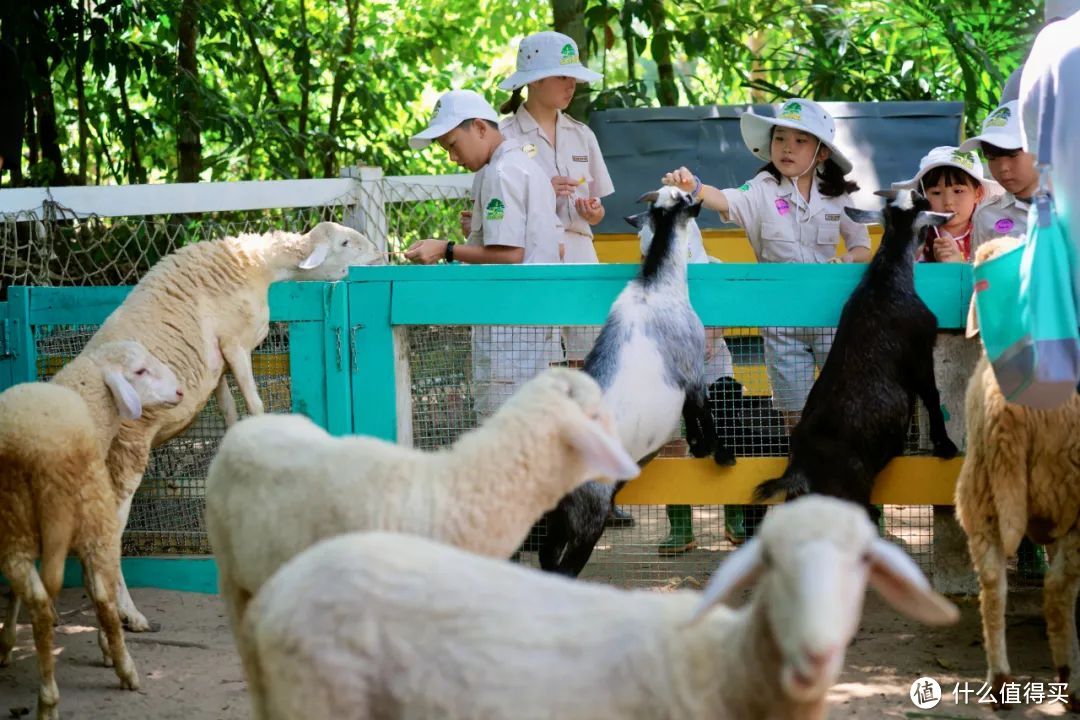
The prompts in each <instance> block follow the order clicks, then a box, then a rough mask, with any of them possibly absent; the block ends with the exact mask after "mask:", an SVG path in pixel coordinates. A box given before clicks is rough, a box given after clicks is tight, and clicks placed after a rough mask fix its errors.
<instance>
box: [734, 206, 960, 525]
mask: <svg viewBox="0 0 1080 720" xmlns="http://www.w3.org/2000/svg"><path fill="white" fill-rule="evenodd" d="M884 196H885V197H887V198H889V200H890V202H888V203H887V204H886V206H885V209H884V210H883V211H876V212H868V211H863V210H856V209H854V208H845V211H846V212H847V214H848V217H850V218H851V219H852V220H855V221H856V222H862V223H869V222H881V223H883V224H884V226H885V234H884V236H883V237H882V240H881V247H880V249H879V250H878V252H877V254H876V255H875V256H874V258H873V259H872V260H871V261H870V265H869V267H868V268H867V269H866V272H865V274H864V275H863V277H862V280H861V281H860V282H859V284H858V286H857V287H856V288H855V290H854V291H853V292H852V293H851V297H850V298H848V301H847V303H845V304H844V309H843V311H842V312H841V315H840V323H839V325H838V326H837V329H836V339H835V340H834V342H833V345H832V349H831V350H830V351H829V356H828V358H827V359H826V360H825V366H824V367H823V368H822V370H821V375H820V376H819V377H818V379H817V381H816V382H815V383H814V386H813V387H812V388H811V390H810V395H809V397H808V398H807V400H806V407H805V408H804V409H803V412H802V418H801V419H800V420H799V422H798V424H797V425H796V426H795V428H794V429H793V430H792V432H791V451H790V453H789V455H788V465H787V469H786V470H784V474H783V475H782V476H781V477H779V478H775V479H773V480H767V481H765V482H763V483H761V484H760V485H758V486H757V488H756V490H755V491H754V498H755V499H756V500H759V501H761V500H765V499H768V498H770V497H772V496H774V495H776V494H778V493H780V492H786V493H787V498H788V499H791V498H794V497H798V496H799V495H803V494H806V493H808V492H815V493H822V494H825V495H833V496H835V497H839V498H844V499H847V500H852V501H854V502H857V503H861V504H862V505H863V506H864V507H866V509H867V512H868V513H869V514H870V516H871V518H873V519H875V520H876V519H877V516H878V515H879V513H878V511H877V509H876V508H874V507H873V506H871V505H870V491H871V490H872V489H873V486H874V480H875V478H877V475H878V473H880V472H881V470H882V469H883V468H884V467H885V466H886V465H887V464H888V463H889V461H890V460H892V459H893V458H894V457H896V456H897V455H900V454H901V453H902V452H903V450H904V440H905V437H906V435H907V431H908V427H909V426H910V424H911V415H912V411H913V409H914V404H915V396H916V395H918V397H919V398H920V399H921V400H922V401H923V404H924V405H925V406H926V409H927V412H928V413H929V416H930V440H931V441H932V442H933V445H934V455H936V456H937V457H940V458H951V457H953V456H954V455H956V445H954V444H953V442H952V441H951V440H950V439H949V436H948V434H947V433H946V431H945V418H944V417H943V414H942V412H941V400H940V397H939V395H938V389H937V385H936V384H935V382H934V341H935V340H936V338H937V318H936V317H934V314H933V313H932V312H931V311H930V309H929V308H928V307H927V306H926V304H925V303H924V302H923V301H922V300H921V299H920V298H919V296H918V295H917V294H916V292H915V272H914V259H915V254H916V252H917V251H918V250H919V249H920V247H921V244H922V240H921V238H922V237H924V233H922V232H921V230H922V229H923V228H925V227H928V226H936V225H940V224H942V223H943V222H945V221H946V220H948V219H949V217H950V216H949V215H947V214H941V213H934V212H930V211H929V203H927V201H926V200H925V199H923V198H921V197H918V196H913V195H912V194H911V193H910V192H909V191H904V192H901V193H900V194H897V193H891V192H890V193H887V194H884Z"/></svg>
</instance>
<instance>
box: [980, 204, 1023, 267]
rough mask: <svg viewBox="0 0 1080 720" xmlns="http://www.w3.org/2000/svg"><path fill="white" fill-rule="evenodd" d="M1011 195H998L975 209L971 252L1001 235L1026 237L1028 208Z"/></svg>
mask: <svg viewBox="0 0 1080 720" xmlns="http://www.w3.org/2000/svg"><path fill="white" fill-rule="evenodd" d="M1030 207H1031V206H1030V205H1029V204H1028V203H1026V202H1024V201H1023V200H1020V199H1018V198H1017V197H1016V196H1015V195H1013V194H1012V193H1009V192H1007V193H1005V194H1003V195H999V196H998V197H996V198H994V199H993V200H991V201H990V202H988V203H984V204H983V205H980V206H979V207H977V208H976V209H975V215H974V217H973V218H972V226H973V227H972V230H971V252H972V257H974V253H975V249H976V248H978V247H979V246H980V245H982V244H983V243H984V242H987V241H988V240H993V239H994V238H996V237H1000V236H1002V235H1013V236H1021V237H1026V236H1027V220H1028V208H1030Z"/></svg>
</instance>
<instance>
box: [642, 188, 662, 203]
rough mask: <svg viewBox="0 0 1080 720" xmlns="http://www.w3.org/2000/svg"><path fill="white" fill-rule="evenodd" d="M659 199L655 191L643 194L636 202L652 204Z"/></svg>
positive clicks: (658, 194)
mask: <svg viewBox="0 0 1080 720" xmlns="http://www.w3.org/2000/svg"><path fill="white" fill-rule="evenodd" d="M659 197H660V193H659V192H657V191H656V190H652V191H650V192H647V193H645V194H644V195H642V196H641V197H639V198H638V199H637V201H638V202H647V203H654V202H656V201H657V199H658V198H659Z"/></svg>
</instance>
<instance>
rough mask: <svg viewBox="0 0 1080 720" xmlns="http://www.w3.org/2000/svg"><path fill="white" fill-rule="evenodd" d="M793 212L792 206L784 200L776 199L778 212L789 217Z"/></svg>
mask: <svg viewBox="0 0 1080 720" xmlns="http://www.w3.org/2000/svg"><path fill="white" fill-rule="evenodd" d="M790 211H791V204H790V203H788V201H787V200H785V199H784V198H776V212H778V213H780V214H781V215H787V214H788V213H789V212H790Z"/></svg>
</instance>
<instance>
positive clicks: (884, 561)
mask: <svg viewBox="0 0 1080 720" xmlns="http://www.w3.org/2000/svg"><path fill="white" fill-rule="evenodd" d="M755 582H756V583H757V586H758V587H757V592H756V595H755V598H754V602H758V603H764V611H765V615H766V619H767V622H768V624H769V627H770V630H771V633H772V636H773V638H774V640H775V642H776V643H777V646H778V647H779V649H780V654H781V658H782V659H781V667H780V678H779V683H780V686H781V688H782V689H783V691H784V693H785V694H786V695H787V696H788V697H789V698H791V699H792V700H796V701H800V702H813V701H815V700H818V699H820V698H822V697H824V694H825V692H826V691H827V690H828V689H829V687H830V686H832V684H833V683H834V682H835V681H836V679H837V677H838V676H839V674H840V670H841V668H842V666H843V662H844V653H845V651H846V649H847V646H848V644H849V643H850V641H851V639H852V637H854V635H855V631H856V629H857V628H858V624H859V619H860V617H861V615H862V602H863V595H864V592H865V589H866V585H867V584H869V585H870V586H871V587H873V588H874V589H875V590H877V591H878V593H880V594H881V596H882V597H883V598H884V599H885V600H886V601H887V602H888V603H889V604H891V605H892V606H893V607H894V608H896V609H897V610H899V611H900V612H901V613H903V614H904V615H907V616H908V617H910V618H912V619H915V620H918V621H920V622H923V623H926V624H929V625H943V624H948V623H953V622H956V620H957V619H958V618H959V611H958V610H957V609H956V606H955V605H953V604H952V603H951V602H949V601H948V600H946V599H945V598H944V597H943V596H941V595H939V594H938V593H936V592H934V591H933V590H932V589H931V588H930V584H929V582H927V580H926V577H925V576H923V574H922V572H921V571H920V570H919V568H918V566H917V565H915V563H914V562H913V561H912V560H911V558H909V557H908V556H907V555H906V554H905V553H904V551H903V550H901V549H900V548H899V547H897V546H896V545H893V544H892V543H889V542H887V541H885V540H882V539H881V538H879V537H878V534H877V528H876V527H875V526H874V524H873V523H871V522H870V520H869V518H868V517H867V515H866V511H865V510H864V509H863V508H862V507H860V506H858V505H855V504H853V503H849V502H846V501H843V500H837V499H835V498H829V497H824V496H820V495H808V496H805V497H802V498H799V499H798V500H794V501H792V502H790V503H786V504H784V505H779V506H777V507H775V508H773V509H772V510H771V511H770V512H769V513H768V515H766V517H765V520H764V522H763V523H762V525H761V529H760V532H759V533H758V535H757V537H755V538H754V539H753V540H751V541H749V542H748V543H746V544H745V545H743V546H742V547H741V548H739V549H738V550H736V551H735V552H734V553H732V554H731V556H730V557H728V558H727V560H726V561H725V562H724V563H723V564H722V565H721V566H720V568H719V569H718V570H717V571H716V573H715V574H714V575H713V577H712V579H711V580H710V581H709V584H708V586H707V587H706V588H705V591H704V593H703V594H702V601H701V604H700V606H699V608H698V611H697V613H696V614H695V618H698V617H701V616H702V615H704V614H705V613H706V612H707V611H708V609H709V608H710V607H712V606H713V605H715V604H716V603H719V602H723V601H724V600H725V599H728V598H730V597H732V596H733V595H734V594H735V593H736V592H737V591H738V590H739V589H741V588H743V587H745V586H748V585H750V584H752V583H755Z"/></svg>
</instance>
